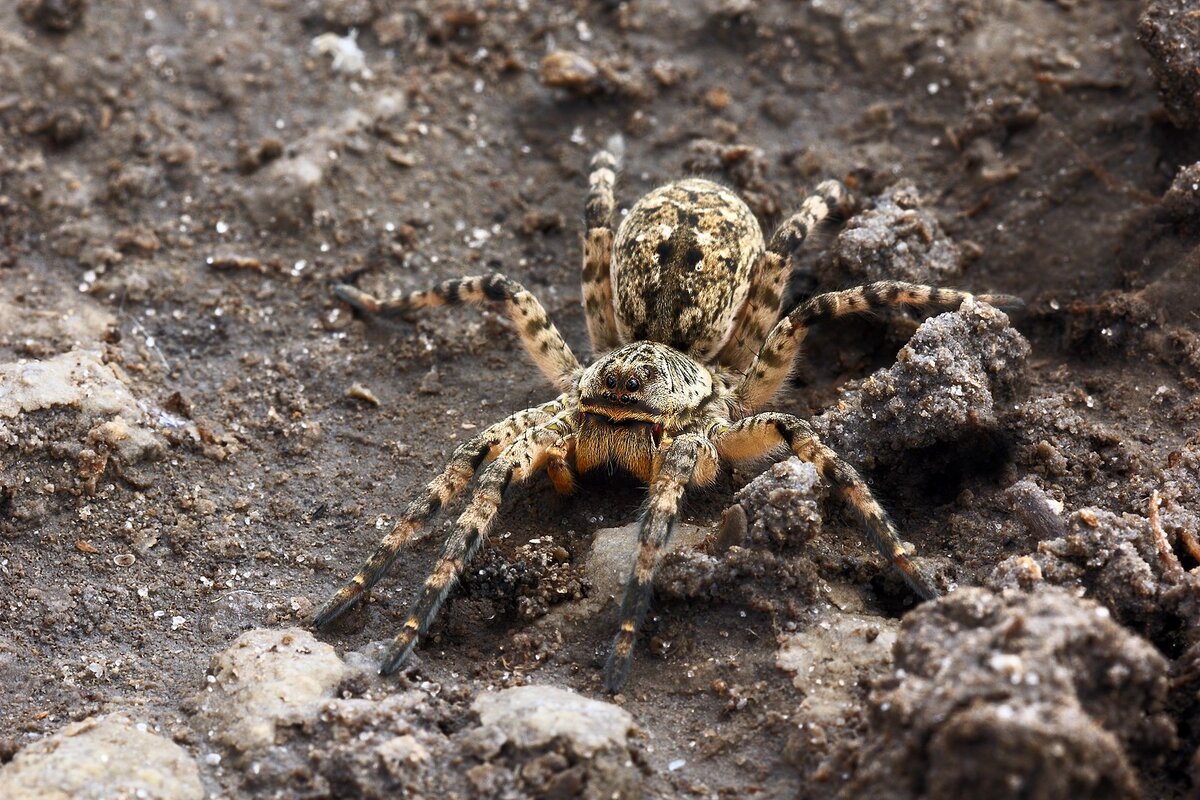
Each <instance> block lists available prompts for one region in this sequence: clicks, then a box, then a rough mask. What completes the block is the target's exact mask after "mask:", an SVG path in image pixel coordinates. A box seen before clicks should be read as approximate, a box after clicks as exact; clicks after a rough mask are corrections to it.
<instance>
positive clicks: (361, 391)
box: [346, 383, 380, 408]
mask: <svg viewBox="0 0 1200 800" xmlns="http://www.w3.org/2000/svg"><path fill="white" fill-rule="evenodd" d="M346 397H349V398H350V399H352V400H362V401H363V402H364V403H369V404H370V405H373V406H375V407H376V408H378V407H379V405H380V402H379V398H378V397H376V396H375V393H374V392H372V391H371V390H370V389H368V388H367V387H365V386H363V385H362V384H361V383H356V384H354V385H353V386H351V387H350V388H349V389H347V390H346Z"/></svg>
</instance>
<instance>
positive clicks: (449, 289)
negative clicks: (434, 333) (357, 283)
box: [334, 272, 579, 389]
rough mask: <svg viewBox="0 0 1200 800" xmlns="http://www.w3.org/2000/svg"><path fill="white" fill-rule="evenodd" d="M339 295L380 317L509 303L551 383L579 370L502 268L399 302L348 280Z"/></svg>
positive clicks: (534, 303) (563, 384) (562, 384)
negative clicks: (433, 309)
mask: <svg viewBox="0 0 1200 800" xmlns="http://www.w3.org/2000/svg"><path fill="white" fill-rule="evenodd" d="M334 293H335V294H336V295H337V296H338V297H339V298H341V299H342V300H344V301H345V302H347V303H349V304H350V305H351V306H353V307H354V308H356V309H358V310H360V311H363V312H366V313H368V314H373V315H376V316H381V317H392V316H398V315H401V314H404V313H405V312H407V311H411V310H413V309H418V308H430V307H432V306H451V305H460V304H464V303H487V302H498V303H504V304H505V308H506V310H507V311H508V316H509V318H510V319H511V320H512V321H513V323H514V324H515V325H516V327H517V334H518V335H519V336H520V337H521V344H522V345H524V347H525V351H526V352H527V353H529V355H530V356H531V357H532V358H533V361H534V363H535V364H537V366H538V369H540V370H541V371H542V374H543V375H545V376H546V377H547V378H549V379H550V382H551V383H553V384H554V385H555V386H557V387H559V388H560V389H566V388H567V387H568V386H570V383H571V378H572V377H573V376H574V374H575V372H576V371H578V370H579V360H578V359H577V358H575V354H574V353H572V352H571V348H570V347H568V346H567V343H566V341H565V340H564V339H563V337H562V334H561V333H559V332H558V328H556V327H555V326H554V323H553V322H551V321H550V317H549V315H548V314H547V313H546V309H544V308H543V307H542V304H541V303H539V302H538V300H537V298H536V297H534V296H533V295H532V294H531V293H530V292H529V291H528V290H527V289H526V288H525V287H524V286H522V285H521V284H519V283H517V282H516V281H514V280H512V279H511V278H507V277H505V276H504V275H502V274H500V273H499V272H494V273H492V274H490V275H478V276H475V277H470V278H455V279H453V280H448V281H444V282H442V283H440V284H438V285H437V286H435V287H434V288H432V289H426V290H424V291H419V292H412V293H411V294H409V295H406V296H404V297H398V298H396V299H394V300H379V299H377V298H375V297H372V296H371V295H369V294H367V293H366V292H363V291H361V290H359V289H356V288H354V287H353V286H347V285H346V284H338V285H337V286H336V287H334Z"/></svg>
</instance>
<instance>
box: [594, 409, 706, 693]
mask: <svg viewBox="0 0 1200 800" xmlns="http://www.w3.org/2000/svg"><path fill="white" fill-rule="evenodd" d="M716 469H717V451H716V448H715V447H713V445H712V443H711V442H709V441H708V440H707V439H705V438H704V437H703V436H701V435H700V434H695V433H691V434H684V435H683V436H680V437H679V438H677V439H675V440H674V441H673V442H671V444H670V445H669V447H668V448H667V451H666V454H665V455H664V456H663V458H662V466H661V468H660V469H659V471H658V474H657V475H656V476H655V477H654V480H653V481H652V482H651V484H650V500H649V503H648V504H647V507H646V511H645V513H644V514H643V515H642V521H641V525H639V527H638V541H639V543H640V544H639V546H638V555H637V560H636V561H635V562H634V565H633V571H632V572H631V573H630V576H629V580H628V582H627V583H626V585H625V595H624V597H623V598H622V599H621V611H620V626H619V627H618V629H617V635H616V637H615V638H614V639H613V644H612V649H611V650H610V651H609V654H608V661H607V662H606V663H605V666H604V688H605V689H607V690H608V691H609V692H616V691H618V690H620V688H621V686H622V685H624V683H625V680H626V679H627V678H628V677H629V670H630V668H631V667H632V665H633V645H634V642H635V641H636V639H637V631H638V628H639V627H640V626H641V624H642V620H643V619H644V618H645V616H646V610H647V609H648V608H649V607H650V596H651V594H652V590H653V583H654V573H655V571H656V570H657V569H658V563H659V560H660V559H661V557H662V551H663V548H665V547H666V545H667V542H668V541H670V538H671V532H672V531H673V530H674V528H675V522H676V521H677V520H678V519H679V502H680V500H681V499H682V498H683V493H684V490H685V489H686V488H687V486H688V485H689V484H693V483H707V482H709V481H711V480H712V479H713V477H715V475H716Z"/></svg>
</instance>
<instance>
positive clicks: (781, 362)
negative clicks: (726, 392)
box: [733, 281, 1024, 408]
mask: <svg viewBox="0 0 1200 800" xmlns="http://www.w3.org/2000/svg"><path fill="white" fill-rule="evenodd" d="M968 297H976V298H977V299H979V300H982V301H984V302H986V303H990V304H992V305H995V306H996V307H998V308H1007V309H1016V308H1021V307H1023V306H1024V302H1023V301H1022V300H1021V299H1020V298H1019V297H1013V296H1011V295H1002V294H985V295H972V294H971V293H970V292H963V291H959V290H957V289H941V288H937V287H934V286H923V285H921V284H916V283H904V282H902V281H877V282H875V283H869V284H866V285H865V286H858V287H855V288H853V289H846V290H843V291H840V292H826V293H825V294H819V295H817V296H816V297H813V298H811V299H809V300H806V301H805V302H803V303H801V304H800V305H798V306H796V307H795V308H794V309H792V311H791V312H790V313H789V314H788V315H787V316H786V317H784V318H783V319H781V320H779V322H778V323H777V324H776V325H775V328H774V329H773V330H772V331H771V333H770V334H769V335H768V336H767V339H766V341H765V342H763V346H762V348H760V349H759V351H758V355H757V356H756V357H755V359H754V361H753V363H751V365H750V369H749V370H748V371H747V373H746V377H745V378H743V380H742V382H741V384H739V385H738V386H737V387H736V388H735V389H734V392H733V394H734V397H735V399H736V400H737V401H738V402H739V403H741V404H742V405H744V406H745V407H748V408H758V407H761V406H762V405H763V404H765V403H766V402H768V401H769V400H770V399H771V398H772V397H774V396H775V394H776V392H778V391H779V387H780V386H782V385H783V383H784V381H786V380H787V377H788V375H789V374H791V371H792V369H793V368H794V366H795V361H796V353H797V351H798V350H799V349H800V346H801V345H802V344H803V342H804V339H805V338H806V337H807V336H808V329H809V327H810V326H812V324H813V323H815V322H820V321H822V320H826V319H833V318H834V317H841V316H845V315H847V314H861V313H864V312H868V311H875V310H878V309H883V308H895V307H897V306H911V307H913V308H922V309H953V308H957V307H958V306H960V305H961V304H962V302H963V301H964V300H966V299H967V298H968Z"/></svg>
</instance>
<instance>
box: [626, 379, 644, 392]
mask: <svg viewBox="0 0 1200 800" xmlns="http://www.w3.org/2000/svg"><path fill="white" fill-rule="evenodd" d="M625 388H626V389H628V390H629V391H631V392H636V391H637V390H638V389H640V388H642V382H641V381H639V380H638V379H637V378H630V379H629V380H628V381H626V382H625Z"/></svg>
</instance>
